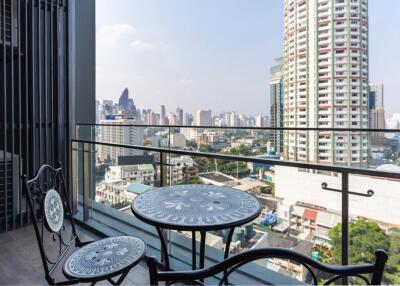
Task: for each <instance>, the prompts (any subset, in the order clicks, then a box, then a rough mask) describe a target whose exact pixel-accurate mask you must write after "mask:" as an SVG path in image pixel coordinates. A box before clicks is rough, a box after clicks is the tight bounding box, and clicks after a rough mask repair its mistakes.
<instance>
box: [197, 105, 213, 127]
mask: <svg viewBox="0 0 400 286" xmlns="http://www.w3.org/2000/svg"><path fill="white" fill-rule="evenodd" d="M195 123H196V125H197V126H211V125H212V116H211V110H209V109H201V110H198V111H197V113H196V120H195Z"/></svg>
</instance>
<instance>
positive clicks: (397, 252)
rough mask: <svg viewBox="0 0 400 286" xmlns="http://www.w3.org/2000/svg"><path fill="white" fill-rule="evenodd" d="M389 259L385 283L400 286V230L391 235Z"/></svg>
mask: <svg viewBox="0 0 400 286" xmlns="http://www.w3.org/2000/svg"><path fill="white" fill-rule="evenodd" d="M389 240H390V249H389V259H388V262H387V265H386V271H385V275H384V283H386V284H395V285H399V284H400V230H398V229H396V230H393V231H392V232H391V234H390V235H389Z"/></svg>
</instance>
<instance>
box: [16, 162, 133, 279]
mask: <svg viewBox="0 0 400 286" xmlns="http://www.w3.org/2000/svg"><path fill="white" fill-rule="evenodd" d="M22 180H23V189H24V192H25V194H26V196H27V201H28V205H29V209H30V214H31V219H32V223H33V226H34V230H35V234H36V238H37V241H38V244H39V250H40V255H41V259H42V263H43V267H44V272H45V278H46V281H47V282H48V283H49V284H50V285H71V284H76V283H80V282H90V283H92V284H95V283H96V282H98V281H102V280H107V281H109V282H110V283H111V284H114V285H119V284H120V283H121V282H122V281H123V280H124V279H125V277H126V275H127V274H128V272H129V270H130V269H131V267H130V268H128V269H121V270H120V271H117V272H114V273H112V274H111V275H107V276H102V277H96V278H90V279H82V278H73V279H72V278H70V277H66V276H65V274H64V276H65V277H66V279H65V280H63V281H57V282H56V280H55V278H54V274H55V273H54V272H55V270H56V269H57V268H58V267H59V266H60V264H61V263H62V262H63V260H64V259H65V258H67V256H68V255H67V253H68V252H69V250H71V249H72V248H73V247H78V248H80V247H83V246H85V245H88V244H90V243H93V242H94V241H85V242H83V241H81V239H80V238H79V236H78V235H77V232H76V227H75V223H74V218H73V213H72V209H71V205H70V201H69V196H68V191H67V188H66V184H65V179H64V174H63V170H62V168H61V163H60V167H59V168H57V169H56V168H53V167H52V166H50V165H43V166H41V167H40V169H39V170H38V172H37V173H36V176H35V177H34V178H32V179H30V180H28V179H27V177H26V176H25V175H24V176H22ZM49 190H56V191H57V192H58V194H59V196H60V197H61V201H62V205H63V210H64V217H63V222H62V227H61V229H60V230H59V231H56V232H54V231H53V230H52V229H51V228H50V227H48V222H46V217H45V214H44V200H45V196H46V193H47V192H48V191H49ZM65 218H66V219H67V220H69V223H70V227H71V234H70V237H69V238H68V239H67V238H66V237H65V236H66V235H67V234H66V227H65V225H64V222H65ZM44 235H50V238H51V237H52V241H53V242H54V243H56V244H57V247H58V249H57V251H58V255H57V257H49V252H48V250H50V249H49V248H48V247H47V248H46V247H45V243H44ZM54 256H56V255H54ZM132 267H133V266H132ZM118 275H121V276H120V278H119V279H118V280H117V281H114V280H113V279H112V278H114V277H116V276H118Z"/></svg>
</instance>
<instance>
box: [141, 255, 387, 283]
mask: <svg viewBox="0 0 400 286" xmlns="http://www.w3.org/2000/svg"><path fill="white" fill-rule="evenodd" d="M375 257H376V260H375V262H374V263H373V264H366V265H351V266H336V265H328V264H324V263H321V262H319V261H317V260H315V259H312V258H311V257H308V256H306V255H304V254H301V253H298V252H295V251H293V250H290V249H285V248H260V249H255V250H249V251H246V252H242V253H239V254H236V255H234V256H232V257H230V258H228V259H226V260H224V261H221V262H219V263H217V264H215V265H214V266H211V267H209V268H206V269H201V270H192V271H175V272H171V271H159V270H158V268H157V265H158V262H157V260H156V259H155V258H153V257H150V258H149V259H148V260H147V264H148V266H149V274H150V284H151V285H158V283H159V282H160V281H165V282H169V283H168V284H174V283H177V282H185V283H188V284H189V285H193V284H194V285H204V284H203V283H202V282H200V281H203V280H204V279H205V278H208V277H213V276H215V275H217V274H219V273H224V274H223V275H222V278H221V280H220V283H219V285H223V284H226V282H227V279H228V276H229V275H230V274H232V273H233V272H234V271H235V270H237V269H238V268H239V267H241V266H243V265H245V264H247V263H249V262H252V261H255V260H258V259H265V258H279V259H286V260H290V261H293V262H296V263H298V264H301V265H302V266H304V267H305V268H306V269H307V270H308V273H309V275H307V276H306V281H302V283H305V284H306V283H307V284H312V285H329V284H332V283H334V282H336V281H337V280H339V279H347V278H349V277H356V278H359V279H361V280H362V281H363V282H365V283H366V284H367V285H379V284H381V281H382V276H383V271H384V267H385V264H386V261H387V258H388V255H387V254H386V252H385V251H383V250H377V251H376V252H375ZM313 269H315V270H319V271H320V272H322V273H324V274H325V275H324V276H323V279H321V278H320V279H317V274H316V273H315V272H314V271H313ZM366 274H370V275H369V276H370V277H368V276H367V275H366ZM282 275H283V274H282ZM327 275H330V276H327ZM318 280H320V281H318ZM344 281H346V280H344ZM339 283H340V284H342V282H341V281H340V282H339ZM357 284H359V283H357Z"/></svg>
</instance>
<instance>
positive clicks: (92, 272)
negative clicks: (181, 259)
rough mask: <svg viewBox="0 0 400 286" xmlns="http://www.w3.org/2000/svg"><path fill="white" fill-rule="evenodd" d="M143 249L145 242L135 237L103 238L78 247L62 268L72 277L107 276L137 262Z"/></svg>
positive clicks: (141, 255)
mask: <svg viewBox="0 0 400 286" xmlns="http://www.w3.org/2000/svg"><path fill="white" fill-rule="evenodd" d="M145 250H146V245H145V243H144V242H143V241H142V240H140V239H139V238H136V237H131V236H116V237H110V238H105V239H102V240H99V241H95V242H93V243H90V244H88V245H86V246H84V247H82V248H79V249H78V250H77V251H76V252H74V253H73V254H72V255H71V256H70V257H69V258H68V259H67V261H66V262H65V264H64V268H63V270H64V273H65V274H66V275H67V276H69V277H72V278H81V279H90V278H98V277H102V276H107V275H109V274H112V273H116V272H118V271H123V270H124V269H126V268H129V267H132V266H134V265H136V264H137V263H139V262H140V261H141V259H142V258H143V257H144V255H145Z"/></svg>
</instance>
